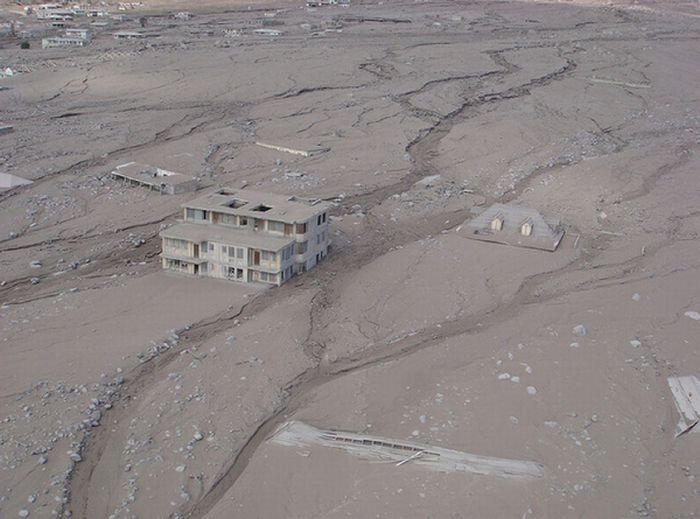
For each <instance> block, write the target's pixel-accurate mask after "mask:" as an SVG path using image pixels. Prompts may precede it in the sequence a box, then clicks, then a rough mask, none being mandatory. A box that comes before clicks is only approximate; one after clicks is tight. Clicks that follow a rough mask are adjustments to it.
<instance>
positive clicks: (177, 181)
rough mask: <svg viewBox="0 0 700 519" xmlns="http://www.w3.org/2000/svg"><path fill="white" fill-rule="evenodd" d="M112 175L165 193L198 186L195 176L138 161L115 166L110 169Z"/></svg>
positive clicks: (182, 190) (195, 189)
mask: <svg viewBox="0 0 700 519" xmlns="http://www.w3.org/2000/svg"><path fill="white" fill-rule="evenodd" d="M112 177H113V178H116V179H119V180H122V181H124V182H128V183H131V184H137V185H140V186H144V187H147V188H149V189H152V190H154V191H158V192H160V193H165V194H167V195H177V194H180V193H187V192H190V191H197V189H198V188H199V179H197V178H196V177H193V176H190V175H185V174H183V173H176V172H174V171H168V170H166V169H162V168H157V167H155V166H150V165H148V164H139V163H138V162H127V163H126V164H121V165H120V166H117V167H116V169H114V171H112Z"/></svg>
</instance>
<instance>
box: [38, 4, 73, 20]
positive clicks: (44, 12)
mask: <svg viewBox="0 0 700 519" xmlns="http://www.w3.org/2000/svg"><path fill="white" fill-rule="evenodd" d="M36 17H37V18H38V19H39V20H72V19H73V11H71V10H70V9H62V8H61V7H55V8H54V7H52V8H45V9H37V11H36Z"/></svg>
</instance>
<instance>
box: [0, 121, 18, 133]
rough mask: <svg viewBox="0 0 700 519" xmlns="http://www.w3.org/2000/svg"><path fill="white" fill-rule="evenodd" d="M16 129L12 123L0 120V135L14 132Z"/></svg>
mask: <svg viewBox="0 0 700 519" xmlns="http://www.w3.org/2000/svg"><path fill="white" fill-rule="evenodd" d="M13 131H15V127H14V126H12V125H11V124H5V123H3V122H2V121H0V135H2V134H4V133H12V132H13Z"/></svg>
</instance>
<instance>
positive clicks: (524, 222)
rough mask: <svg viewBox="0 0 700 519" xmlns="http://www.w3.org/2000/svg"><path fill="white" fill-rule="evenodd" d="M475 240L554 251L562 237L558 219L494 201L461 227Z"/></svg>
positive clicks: (562, 233) (562, 232)
mask: <svg viewBox="0 0 700 519" xmlns="http://www.w3.org/2000/svg"><path fill="white" fill-rule="evenodd" d="M464 228H465V232H466V236H467V237H468V238H472V239H475V240H482V241H490V242H495V243H502V244H505V245H514V246H517V247H529V248H533V249H540V250H546V251H550V252H553V251H555V250H556V249H557V247H558V246H559V243H560V242H561V240H562V238H563V237H564V228H563V226H562V225H561V223H560V222H559V220H558V219H548V218H544V217H543V216H542V215H541V214H540V213H539V211H537V210H535V209H530V208H527V207H517V206H513V205H506V204H494V205H492V206H491V207H489V208H488V209H486V210H485V211H484V212H483V213H481V214H480V215H478V216H477V217H475V218H474V219H473V220H471V221H470V222H469V223H467V224H465V226H464Z"/></svg>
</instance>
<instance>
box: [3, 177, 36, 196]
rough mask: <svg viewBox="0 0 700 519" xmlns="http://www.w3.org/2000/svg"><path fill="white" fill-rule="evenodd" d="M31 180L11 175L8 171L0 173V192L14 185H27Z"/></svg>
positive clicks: (12, 187)
mask: <svg viewBox="0 0 700 519" xmlns="http://www.w3.org/2000/svg"><path fill="white" fill-rule="evenodd" d="M32 183H33V182H32V181H31V180H27V179H26V178H22V177H18V176H15V175H11V174H9V173H0V193H1V192H3V191H9V190H10V189H14V188H15V187H20V186H27V185H29V184H32Z"/></svg>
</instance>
